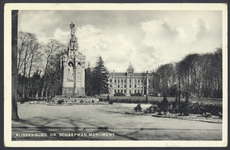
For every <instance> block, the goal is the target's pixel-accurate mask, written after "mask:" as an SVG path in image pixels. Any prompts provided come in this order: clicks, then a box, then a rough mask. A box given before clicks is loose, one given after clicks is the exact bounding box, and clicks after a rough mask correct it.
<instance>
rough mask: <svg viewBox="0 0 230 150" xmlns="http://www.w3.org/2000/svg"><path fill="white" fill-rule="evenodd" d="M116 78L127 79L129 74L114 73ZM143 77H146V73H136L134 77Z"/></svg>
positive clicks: (110, 74)
mask: <svg viewBox="0 0 230 150" xmlns="http://www.w3.org/2000/svg"><path fill="white" fill-rule="evenodd" d="M112 75H113V73H112V72H111V73H109V76H112ZM149 75H150V74H149ZM114 76H115V77H118V76H119V77H126V76H127V73H126V72H114ZM142 76H146V73H134V77H142Z"/></svg>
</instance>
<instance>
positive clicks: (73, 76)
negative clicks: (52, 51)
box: [60, 23, 85, 96]
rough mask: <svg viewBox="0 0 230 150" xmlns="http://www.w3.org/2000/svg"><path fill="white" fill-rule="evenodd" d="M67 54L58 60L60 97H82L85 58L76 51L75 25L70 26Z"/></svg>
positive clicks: (83, 93)
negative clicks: (60, 71) (60, 74)
mask: <svg viewBox="0 0 230 150" xmlns="http://www.w3.org/2000/svg"><path fill="white" fill-rule="evenodd" d="M67 53H68V54H67V55H66V54H65V55H64V56H63V57H62V58H61V60H60V65H61V69H62V95H63V96H68V95H72V96H84V95H85V56H83V55H82V54H81V53H80V52H79V51H78V43H77V38H76V36H75V24H73V23H71V24H70V41H69V44H68V49H67Z"/></svg>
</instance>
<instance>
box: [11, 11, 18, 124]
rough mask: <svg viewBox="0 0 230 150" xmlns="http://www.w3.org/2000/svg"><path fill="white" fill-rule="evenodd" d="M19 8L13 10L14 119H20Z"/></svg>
mask: <svg viewBox="0 0 230 150" xmlns="http://www.w3.org/2000/svg"><path fill="white" fill-rule="evenodd" d="M17 33H18V10H12V120H19V117H18V107H17V84H18V83H17V78H18V69H17V38H18V35H17Z"/></svg>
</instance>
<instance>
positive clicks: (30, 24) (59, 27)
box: [18, 10, 222, 72]
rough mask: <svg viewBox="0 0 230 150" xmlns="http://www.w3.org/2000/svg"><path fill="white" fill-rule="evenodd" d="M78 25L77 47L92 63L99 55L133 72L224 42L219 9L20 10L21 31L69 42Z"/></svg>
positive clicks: (113, 65) (109, 63)
mask: <svg viewBox="0 0 230 150" xmlns="http://www.w3.org/2000/svg"><path fill="white" fill-rule="evenodd" d="M71 22H73V23H74V24H75V26H76V37H77V38H78V44H79V51H80V52H81V53H82V54H83V55H85V56H86V61H87V62H86V64H87V63H88V62H90V66H91V67H94V65H95V62H96V61H97V59H98V56H102V59H103V60H104V61H105V66H106V67H107V68H108V70H109V71H112V70H115V71H117V72H124V71H126V69H127V68H128V66H129V64H130V63H131V64H132V65H133V66H134V70H135V72H143V71H147V70H148V71H152V70H153V69H156V68H157V67H158V66H159V65H162V64H166V63H171V62H177V61H180V60H181V59H182V58H183V57H185V56H186V55H187V54H191V53H199V54H203V53H207V52H214V51H215V50H216V48H218V47H221V46H222V16H221V11H169V10H168V11H166V10H164V11H163V10H162V11H159V10H158V11H138V10H135V11H88V10H85V11H84V10H83V11H82V10H81V11H19V20H18V23H19V24H18V25H19V31H25V32H31V33H35V34H36V36H37V38H38V40H39V41H40V42H43V43H47V42H48V40H49V39H56V40H58V41H60V42H61V43H63V44H65V45H67V44H68V41H69V39H70V27H69V24H70V23H71Z"/></svg>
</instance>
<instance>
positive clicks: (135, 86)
mask: <svg viewBox="0 0 230 150" xmlns="http://www.w3.org/2000/svg"><path fill="white" fill-rule="evenodd" d="M135 88H137V85H136V84H135ZM135 93H136V92H135Z"/></svg>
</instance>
